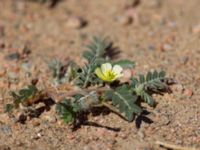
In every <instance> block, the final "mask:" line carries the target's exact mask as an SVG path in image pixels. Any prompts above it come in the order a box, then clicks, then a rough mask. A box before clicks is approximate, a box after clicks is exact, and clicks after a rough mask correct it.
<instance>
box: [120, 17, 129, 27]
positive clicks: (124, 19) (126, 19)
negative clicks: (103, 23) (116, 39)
mask: <svg viewBox="0 0 200 150" xmlns="http://www.w3.org/2000/svg"><path fill="white" fill-rule="evenodd" d="M117 21H118V22H119V23H120V24H121V25H124V26H125V25H129V24H131V23H132V18H131V17H130V16H120V17H118V18H117Z"/></svg>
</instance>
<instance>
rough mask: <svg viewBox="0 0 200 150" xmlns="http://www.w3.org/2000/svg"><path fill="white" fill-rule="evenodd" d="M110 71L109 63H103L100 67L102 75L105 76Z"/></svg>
mask: <svg viewBox="0 0 200 150" xmlns="http://www.w3.org/2000/svg"><path fill="white" fill-rule="evenodd" d="M111 69H112V65H111V64H110V63H105V64H102V65H101V71H102V73H103V74H104V75H106V73H107V72H108V71H109V70H111Z"/></svg>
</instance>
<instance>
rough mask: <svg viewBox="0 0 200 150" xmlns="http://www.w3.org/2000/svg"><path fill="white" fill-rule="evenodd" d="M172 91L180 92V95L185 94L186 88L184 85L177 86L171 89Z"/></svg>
mask: <svg viewBox="0 0 200 150" xmlns="http://www.w3.org/2000/svg"><path fill="white" fill-rule="evenodd" d="M171 89H172V91H175V92H178V93H183V91H184V87H183V85H182V84H175V85H173V86H172V87H171Z"/></svg>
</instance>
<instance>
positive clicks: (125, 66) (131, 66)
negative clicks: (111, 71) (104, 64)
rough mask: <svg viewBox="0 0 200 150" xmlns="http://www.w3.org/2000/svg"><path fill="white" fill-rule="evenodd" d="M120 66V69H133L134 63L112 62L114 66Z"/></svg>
mask: <svg viewBox="0 0 200 150" xmlns="http://www.w3.org/2000/svg"><path fill="white" fill-rule="evenodd" d="M116 64H117V65H120V66H121V67H122V68H134V67H135V63H134V62H133V61H130V60H119V61H117V62H114V65H116Z"/></svg>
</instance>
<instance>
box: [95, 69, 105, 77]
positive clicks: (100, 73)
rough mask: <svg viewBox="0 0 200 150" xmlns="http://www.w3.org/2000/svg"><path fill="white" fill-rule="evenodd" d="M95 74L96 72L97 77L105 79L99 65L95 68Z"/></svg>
mask: <svg viewBox="0 0 200 150" xmlns="http://www.w3.org/2000/svg"><path fill="white" fill-rule="evenodd" d="M95 74H96V75H97V76H98V77H99V78H101V79H102V80H104V79H105V76H104V75H103V73H102V71H101V69H100V68H99V67H98V68H96V69H95Z"/></svg>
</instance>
